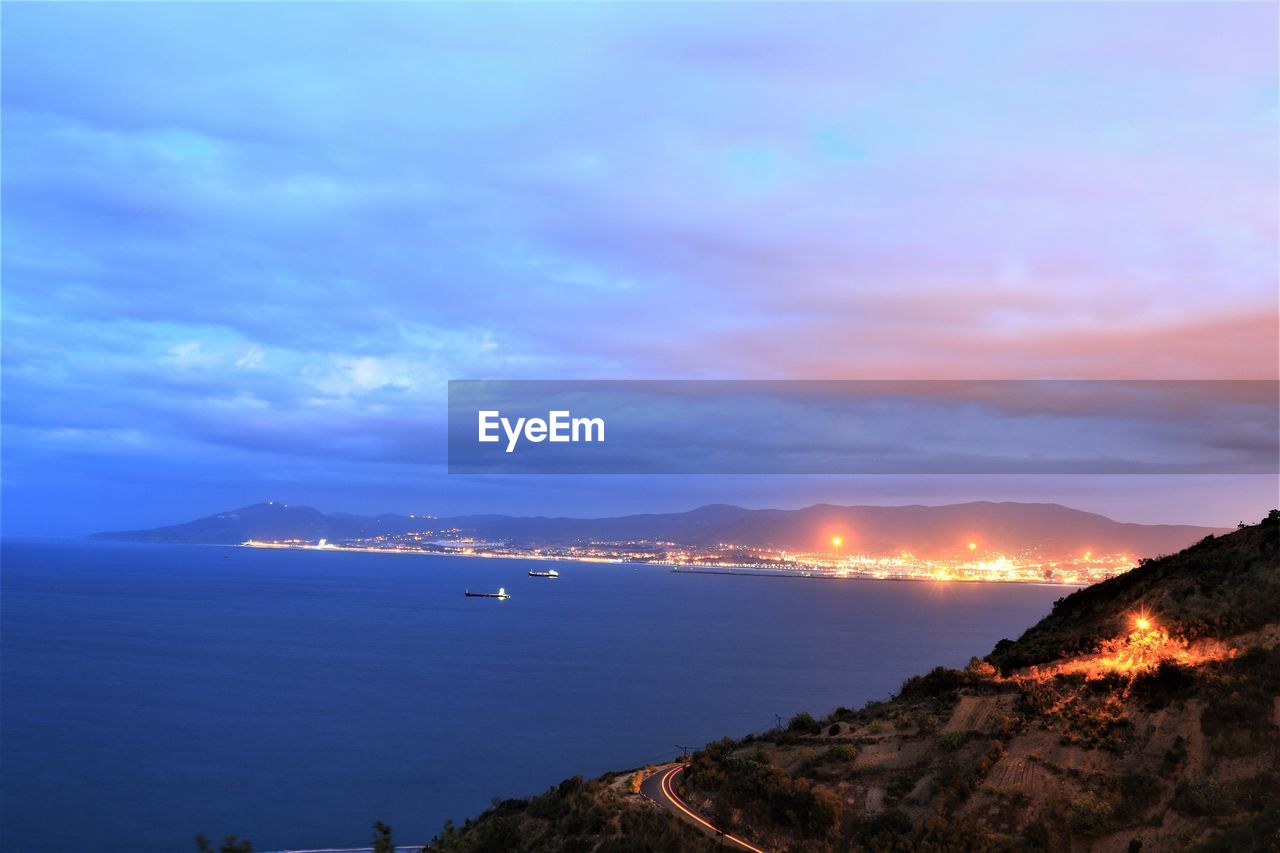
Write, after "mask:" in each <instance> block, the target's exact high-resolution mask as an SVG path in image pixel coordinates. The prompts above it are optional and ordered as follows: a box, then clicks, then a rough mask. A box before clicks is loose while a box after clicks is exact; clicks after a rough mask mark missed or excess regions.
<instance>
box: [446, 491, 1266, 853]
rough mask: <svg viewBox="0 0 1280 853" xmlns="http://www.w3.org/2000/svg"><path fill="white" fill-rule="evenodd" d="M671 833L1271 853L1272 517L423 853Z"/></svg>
mask: <svg viewBox="0 0 1280 853" xmlns="http://www.w3.org/2000/svg"><path fill="white" fill-rule="evenodd" d="M839 653H840V651H839V650H838V649H833V650H832V654H839ZM673 687H674V686H673ZM659 774H661V775H659ZM655 779H663V780H670V779H675V780H676V781H675V782H674V783H673V784H672V785H671V786H670V787H669V788H667V787H663V788H662V789H661V793H659V794H657V795H656V796H655V795H654V792H655V785H654V780H655ZM668 790H669V791H670V795H671V796H670V797H667V792H668ZM646 794H648V795H649V796H646ZM651 797H654V798H653V799H651ZM659 801H668V802H667V806H666V807H664V806H663V805H661V804H660V802H659ZM675 801H678V802H680V804H681V808H682V809H687V813H685V812H684V811H677V810H675V809H673V808H671V807H670V802H675ZM692 815H696V816H697V818H698V819H701V820H705V821H706V823H707V824H711V825H714V826H715V827H716V828H717V829H718V830H720V831H723V832H726V833H729V834H730V835H731V836H733V837H734V838H735V839H741V840H742V841H743V842H745V843H746V844H750V845H753V847H752V848H751V849H759V850H770V851H774V850H788V851H815V853H816V851H835V850H871V851H951V850H966V851H1044V850H1048V851H1127V852H1128V853H1136V851H1166V850H1194V851H1201V853H1210V851H1215V852H1216V851H1221V852H1222V853H1227V851H1244V852H1245V853H1247V852H1248V851H1258V853H1261V851H1274V850H1276V849H1277V844H1278V843H1280V512H1277V511H1275V510H1273V511H1272V512H1271V513H1270V514H1269V515H1268V516H1267V517H1266V518H1265V519H1264V520H1263V521H1262V522H1261V523H1260V524H1256V525H1252V526H1247V527H1242V528H1241V529H1239V530H1237V531H1234V532H1231V533H1229V534H1227V535H1224V536H1214V537H1211V538H1206V539H1204V540H1203V541H1201V542H1199V543H1198V544H1196V545H1194V546H1192V547H1190V548H1188V549H1186V550H1184V551H1182V552H1181V553H1178V554H1174V555H1172V556H1168V557H1163V558H1159V559H1153V560H1147V561H1144V562H1143V564H1142V565H1141V566H1140V567H1139V568H1137V569H1135V570H1134V571H1132V572H1129V573H1128V574H1126V575H1123V576H1121V577H1117V578H1115V579H1113V580H1110V581H1106V582H1103V583H1100V584H1097V585H1095V586H1092V587H1089V588H1086V589H1084V590H1081V591H1079V592H1076V593H1074V594H1073V595H1070V596H1068V597H1066V598H1064V599H1061V600H1059V601H1058V602H1057V604H1056V605H1055V607H1054V609H1053V612H1052V613H1051V614H1050V615H1049V616H1047V617H1045V618H1044V619H1043V620H1042V621H1041V622H1039V623H1037V624H1036V625H1034V626H1032V627H1031V628H1030V629H1029V630H1028V631H1027V632H1026V633H1025V634H1023V636H1022V637H1020V638H1019V639H1017V640H1004V641H1001V643H999V644H998V645H997V647H996V649H995V650H994V651H993V652H992V653H991V654H990V655H989V656H988V657H987V658H986V659H976V658H975V659H974V660H972V661H971V662H970V664H969V666H968V667H966V668H965V669H961V670H952V669H944V668H938V669H935V670H933V671H932V672H929V673H927V674H925V675H922V676H918V677H914V678H910V679H908V680H907V681H906V682H905V683H904V684H903V686H902V689H901V691H900V692H899V693H898V695H897V696H895V697H894V698H892V699H890V700H888V701H884V702H873V703H871V704H869V705H867V706H865V707H863V708H861V709H858V710H850V709H846V708H838V709H836V710H835V711H833V712H831V713H829V714H826V715H825V716H822V717H816V718H815V717H813V716H810V715H808V714H800V715H797V716H796V717H795V718H794V719H792V720H791V721H790V723H789V724H786V725H783V726H779V727H778V728H776V729H774V730H772V731H769V732H766V733H764V734H762V735H752V736H747V737H745V738H741V739H738V740H733V739H729V738H725V739H724V740H720V741H717V742H714V743H711V744H708V745H707V746H706V747H705V748H703V749H702V750H699V751H698V752H696V753H694V754H693V755H691V756H689V757H688V758H687V765H685V766H682V765H681V763H677V764H675V765H669V766H667V767H665V768H652V767H651V768H636V769H633V770H628V771H624V772H619V773H614V774H609V775H606V776H604V777H601V778H599V779H595V780H590V781H584V780H582V779H581V778H574V779H570V780H567V781H565V782H563V783H562V784H560V785H559V786H557V787H554V788H552V789H550V790H549V791H547V792H546V793H543V794H541V795H538V796H534V797H531V798H528V799H522V800H505V801H501V802H498V803H496V804H495V805H494V807H493V808H492V809H490V810H489V811H487V812H486V813H484V814H483V815H481V816H480V817H479V818H478V819H476V820H473V821H467V823H466V824H465V825H464V826H462V827H460V828H458V827H453V826H447V827H446V829H445V831H444V833H442V835H441V836H440V837H438V838H437V839H436V840H435V841H434V842H433V844H432V845H431V846H430V848H429V849H431V850H438V851H449V853H473V852H474V851H485V850H515V851H520V850H525V851H534V850H537V851H570V850H573V851H604V850H636V851H640V850H710V849H716V847H717V845H718V844H719V843H720V840H718V839H717V838H715V837H714V836H713V833H712V831H711V830H709V829H708V827H707V826H706V825H703V824H698V823H695V820H694V818H693V817H692ZM725 843H726V844H729V845H730V846H733V844H734V842H729V841H726V842H725ZM739 847H740V848H741V845H739Z"/></svg>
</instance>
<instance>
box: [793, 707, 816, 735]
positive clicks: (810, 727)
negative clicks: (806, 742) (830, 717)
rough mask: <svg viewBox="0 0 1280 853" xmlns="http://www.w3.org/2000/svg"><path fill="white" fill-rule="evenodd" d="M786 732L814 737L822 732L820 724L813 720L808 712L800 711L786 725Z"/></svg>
mask: <svg viewBox="0 0 1280 853" xmlns="http://www.w3.org/2000/svg"><path fill="white" fill-rule="evenodd" d="M787 731H791V732H799V733H801V734H810V735H816V734H818V733H819V732H821V731H822V724H821V723H819V722H818V721H817V720H815V719H814V718H813V715H812V714H810V713H809V712H807V711H801V712H800V713H799V714H796V715H795V716H794V717H792V718H791V722H789V723H787Z"/></svg>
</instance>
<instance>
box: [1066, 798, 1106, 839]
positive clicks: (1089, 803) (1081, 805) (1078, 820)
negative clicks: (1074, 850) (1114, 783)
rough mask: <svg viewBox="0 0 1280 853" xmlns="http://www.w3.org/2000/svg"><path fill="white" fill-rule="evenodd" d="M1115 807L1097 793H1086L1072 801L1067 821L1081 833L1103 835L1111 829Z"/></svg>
mask: <svg viewBox="0 0 1280 853" xmlns="http://www.w3.org/2000/svg"><path fill="white" fill-rule="evenodd" d="M1114 820H1115V808H1114V807H1113V806H1112V805H1111V803H1109V802H1107V801H1106V800H1104V799H1102V798H1101V797H1099V796H1097V795H1096V794H1085V795H1084V796H1083V797H1080V798H1079V799H1077V800H1075V801H1074V802H1072V803H1071V808H1070V809H1069V810H1068V811H1067V823H1068V824H1069V825H1070V826H1071V830H1072V831H1073V832H1078V833H1080V834H1081V835H1101V834H1102V833H1104V832H1106V831H1108V830H1109V829H1111V825H1112V823H1113V821H1114Z"/></svg>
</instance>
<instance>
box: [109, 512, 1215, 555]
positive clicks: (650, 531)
mask: <svg viewBox="0 0 1280 853" xmlns="http://www.w3.org/2000/svg"><path fill="white" fill-rule="evenodd" d="M444 531H449V532H450V533H451V534H458V535H469V536H473V537H475V538H478V539H482V540H486V541H507V542H511V543H515V544H574V543H580V542H629V541H637V540H646V541H666V542H676V543H679V544H682V545H693V546H705V545H714V544H715V543H718V542H733V543H735V544H738V545H743V546H748V547H770V548H779V549H785V550H791V551H802V552H803V551H813V550H826V549H827V548H829V543H830V537H831V536H832V535H834V534H839V535H841V536H842V537H843V538H844V541H845V544H846V547H847V549H848V551H849V552H850V553H868V554H897V553H900V552H901V551H903V550H908V551H911V552H912V553H914V554H917V555H919V556H923V557H929V556H944V555H953V554H955V553H956V552H957V551H958V550H959V549H960V548H961V547H963V544H964V543H967V542H969V541H971V540H975V539H977V540H979V541H981V543H982V547H983V549H984V550H990V551H998V552H1003V553H1010V554H1013V553H1019V552H1022V551H1024V550H1027V549H1035V550H1037V551H1039V552H1040V553H1041V554H1043V555H1044V556H1046V557H1057V556H1068V555H1071V556H1078V555H1079V554H1080V553H1082V552H1084V551H1087V550H1092V551H1093V552H1095V553H1108V554H1121V553H1124V554H1153V553H1164V552H1168V551H1176V550H1178V549H1179V548H1184V547H1186V546H1187V545H1190V544H1191V543H1192V542H1195V541H1197V540H1199V539H1201V538H1203V537H1204V536H1207V535H1211V534H1216V533H1222V532H1224V531H1222V530H1220V529H1216V528H1211V527H1197V526H1192V525H1165V524H1124V523H1121V522H1117V521H1113V520H1112V519H1109V518H1106V517H1105V516H1101V515H1097V514H1095V513H1089V512H1082V511H1080V510H1076V509H1071V508H1069V507H1064V506H1059V505H1058V504H1033V503H1008V502H1006V503H991V502H987V501H976V502H972V503H963V504H951V505H947V506H833V505H829V504H818V505H815V506H811V507H806V508H804V509H796V510H779V509H743V508H742V507H736V506H728V505H723V504H717V505H712V506H704V507H701V508H699V509H695V510H690V511H688V512H676V513H659V514H641V515H626V516H618V517H615V518H544V517H515V516H504V515H471V516H456V517H449V518H428V517H426V516H409V515H395V514H385V515H378V516H358V515H346V514H337V513H334V514H325V513H322V512H320V511H319V510H317V509H313V508H311V507H300V506H290V505H288V504H282V503H279V502H267V503H259V504H254V505H252V506H248V507H242V508H241V509H237V510H230V511H227V512H222V513H218V514H216V515H211V516H208V517H206V518H201V519H196V520H195V521H190V522H186V523H184V524H176V525H169V526H165V527H157V528H152V529H149V530H126V531H112V532H105V533H96V534H94V538H98V539H111V540H119V541H132V542H165V543H184V542H188V543H198V544H226V545H234V544H239V543H240V542H243V541H245V540H246V539H268V540H290V539H293V540H310V541H314V540H317V539H320V538H322V537H323V538H326V539H329V540H330V541H340V540H344V539H353V538H364V537H372V536H379V535H396V534H404V533H411V532H428V533H432V532H434V533H442V532H444Z"/></svg>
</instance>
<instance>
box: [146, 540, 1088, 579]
mask: <svg viewBox="0 0 1280 853" xmlns="http://www.w3.org/2000/svg"><path fill="white" fill-rule="evenodd" d="M138 544H173V545H181V544H185V543H181V542H173V543H138ZM196 544H200V543H196ZM223 547H229V548H260V549H268V550H271V549H274V550H293V551H343V552H348V553H358V554H407V555H414V556H425V557H470V558H481V559H489V560H536V561H539V562H560V563H594V564H612V565H619V566H653V567H669V568H670V571H671V573H672V574H685V575H732V576H736V577H762V578H792V579H801V580H804V579H808V580H860V581H910V582H914V583H945V584H954V583H963V584H1019V585H1026V586H1047V587H1061V588H1063V589H1071V590H1073V591H1074V590H1077V589H1083V588H1084V587H1086V586H1089V585H1090V583H1082V582H1080V581H1072V582H1070V583H1059V582H1055V581H1046V580H1043V579H1041V580H1031V579H1027V580H1022V579H1019V578H1003V577H1002V578H987V579H980V578H964V577H929V576H924V575H910V574H901V575H890V574H884V575H880V574H871V573H867V572H845V573H840V572H832V571H822V570H815V569H796V570H795V571H786V570H778V569H762V568H756V567H754V566H748V565H730V564H725V565H721V566H715V567H706V568H704V567H689V566H688V565H687V564H682V563H673V562H669V561H658V560H652V561H638V560H619V559H610V558H607V557H585V556H584V557H570V556H564V555H548V554H487V553H474V552H472V553H467V552H464V551H425V550H419V549H412V548H357V547H352V546H348V545H325V546H324V547H319V546H316V545H294V544H285V543H274V542H242V543H240V544H239V545H224V546H223Z"/></svg>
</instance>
